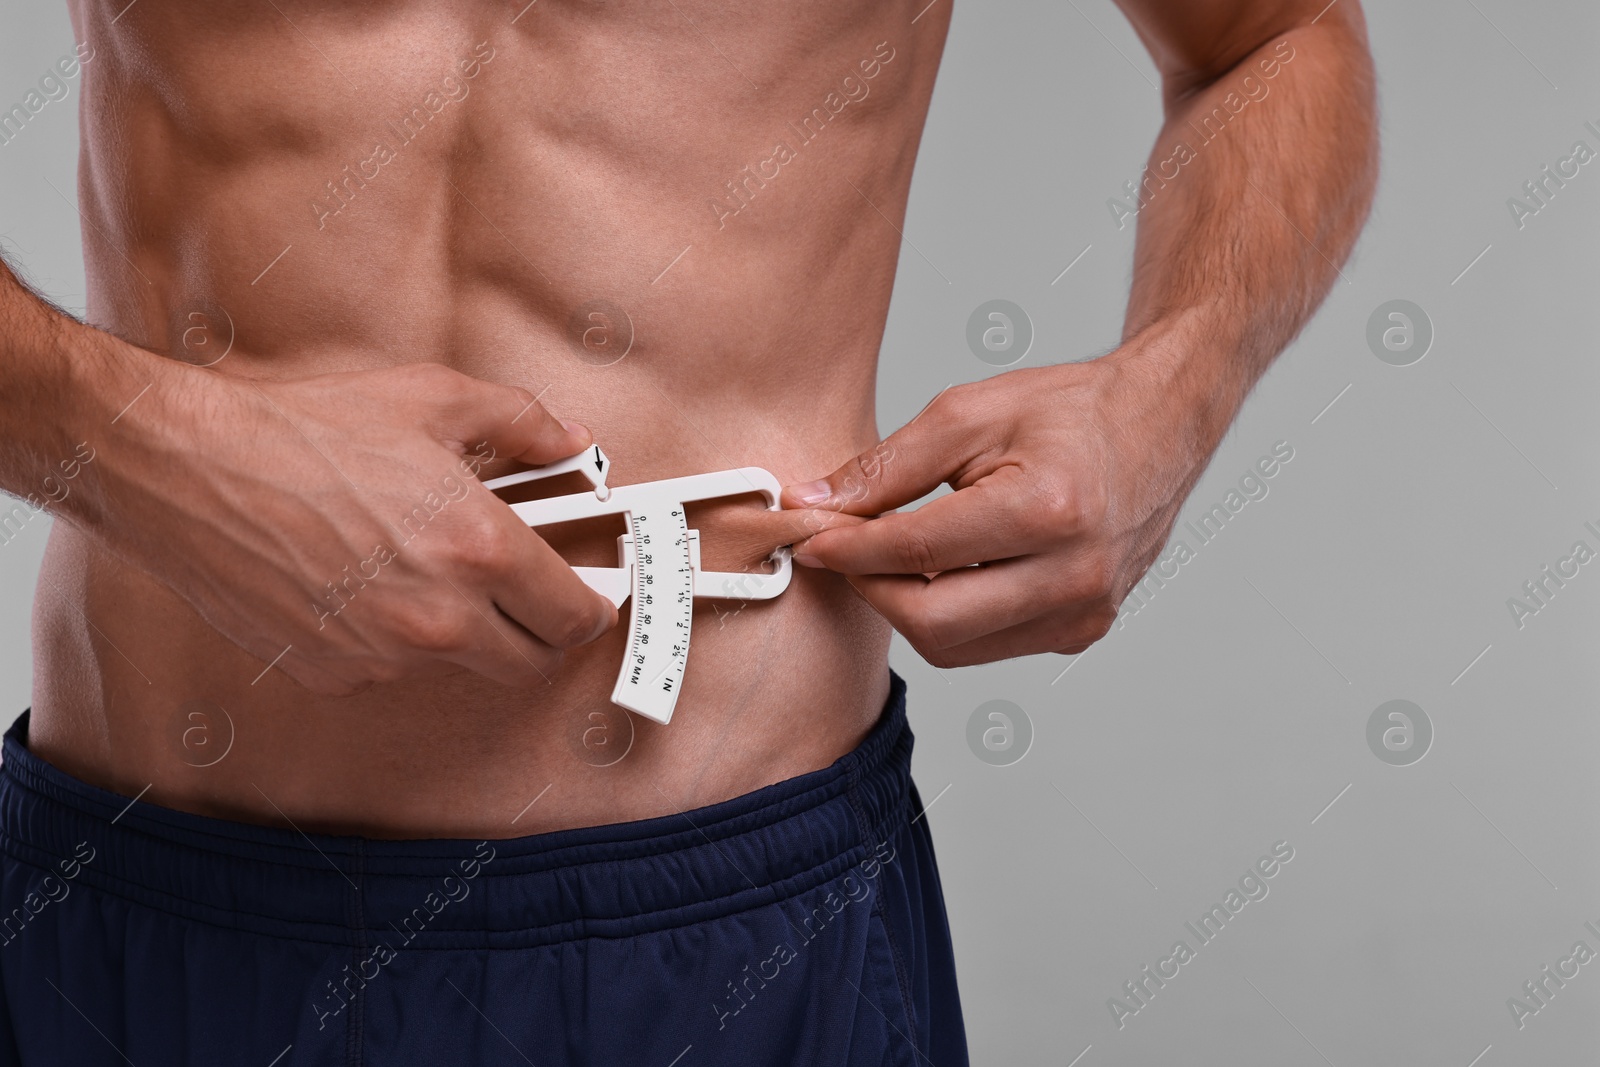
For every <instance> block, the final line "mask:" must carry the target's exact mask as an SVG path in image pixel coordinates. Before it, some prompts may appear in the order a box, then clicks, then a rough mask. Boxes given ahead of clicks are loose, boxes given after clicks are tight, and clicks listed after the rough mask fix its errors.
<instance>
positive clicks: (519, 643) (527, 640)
mask: <svg viewBox="0 0 1600 1067" xmlns="http://www.w3.org/2000/svg"><path fill="white" fill-rule="evenodd" d="M173 369H174V370H175V371H176V372H177V373H175V374H171V375H168V374H165V373H163V374H161V375H160V376H159V377H158V380H157V381H156V383H155V384H154V385H153V386H152V388H151V390H150V395H149V396H146V397H144V398H143V399H142V400H140V401H139V402H138V403H137V404H135V405H133V406H132V407H131V408H130V409H129V410H128V411H127V412H126V414H125V415H123V416H121V417H120V418H119V420H118V424H117V426H116V430H117V432H116V434H115V437H114V438H113V439H111V440H108V441H107V442H106V444H105V446H104V447H102V448H100V449H99V452H100V460H99V461H98V462H97V463H96V464H95V466H94V470H95V471H96V474H97V476H98V479H99V486H100V490H101V491H100V492H99V493H98V494H97V496H98V501H97V506H94V507H92V508H90V509H89V513H88V514H81V513H80V514H69V515H68V516H67V517H68V518H69V519H72V520H73V521H77V522H80V523H83V524H84V525H86V526H87V527H88V528H89V530H90V532H91V533H92V534H93V535H94V536H96V537H97V538H98V539H99V540H100V541H101V542H102V543H103V544H105V545H106V547H107V548H108V549H109V550H110V551H112V552H113V553H115V554H116V555H117V556H118V557H120V558H122V559H123V560H125V561H126V562H128V563H130V564H132V565H134V566H136V567H138V568H139V569H141V570H143V571H144V572H146V573H148V574H149V575H151V576H152V577H154V578H155V579H157V580H158V581H160V582H161V583H163V584H164V585H166V586H168V587H169V588H171V589H172V590H173V591H175V592H176V593H177V594H178V595H180V596H182V597H183V598H184V599H185V600H186V601H187V602H188V603H189V604H190V605H191V606H193V608H194V609H195V610H196V611H197V612H198V613H199V614H200V615H201V616H202V617H203V618H204V619H205V620H206V621H207V622H208V623H210V624H211V625H212V626H213V627H215V628H216V629H217V630H218V631H220V632H221V633H222V634H224V635H225V636H226V637H228V638H229V639H230V640H232V641H233V642H234V643H236V644H238V645H239V646H241V647H242V648H244V649H245V650H247V651H248V652H250V653H251V654H252V655H255V656H257V657H259V658H260V659H261V660H262V661H263V662H264V663H268V664H275V665H276V667H277V668H278V669H280V670H282V671H284V672H285V673H286V674H288V675H289V676H290V677H292V678H294V679H296V680H297V681H299V682H301V683H302V684H304V685H305V686H306V687H308V688H310V689H312V690H314V691H316V692H318V693H323V694H329V695H342V694H348V693H353V692H356V691H358V690H360V689H363V688H365V687H366V686H367V685H369V684H371V683H373V682H386V681H397V680H400V679H404V678H418V677H426V676H437V675H441V674H448V673H452V672H454V671H458V670H460V669H462V668H466V669H469V670H472V671H476V672H477V673H479V674H482V675H484V676H486V677H488V678H491V679H494V680H496V681H498V682H501V683H503V684H505V685H509V686H518V687H525V686H533V685H543V684H546V683H547V682H548V681H549V676H550V675H551V674H552V673H553V672H554V671H555V670H556V668H557V666H558V665H559V663H560V661H561V656H562V651H563V650H564V649H569V648H573V647H576V646H578V645H582V644H585V643H587V642H589V641H593V640H594V639H595V638H597V637H599V636H600V635H601V634H602V633H604V632H605V631H607V630H609V629H610V628H611V627H613V626H614V625H616V621H617V612H616V609H615V608H614V607H613V606H612V605H611V603H610V602H609V601H608V600H606V599H605V598H604V597H602V596H600V595H599V594H598V593H595V592H594V591H593V590H591V589H590V588H589V587H588V586H586V585H584V584H583V582H582V581H581V580H580V579H579V578H578V576H577V575H576V574H575V573H574V572H573V570H572V568H571V567H569V566H568V565H567V564H566V563H565V562H564V561H563V560H562V559H561V557H560V556H559V555H557V554H556V552H555V551H554V550H553V549H552V548H550V546H549V545H547V544H546V543H545V542H544V541H543V540H542V539H541V538H540V537H539V536H538V535H537V534H536V533H534V532H533V531H532V530H530V529H529V528H528V527H526V526H525V525H523V523H522V522H521V521H520V520H519V519H518V518H517V517H516V515H515V514H514V513H513V512H512V510H511V508H510V507H509V505H507V504H506V503H504V502H503V501H501V500H499V499H498V498H496V497H495V496H494V494H493V493H491V492H490V491H489V490H487V489H485V488H484V487H483V484H482V482H480V481H479V480H478V479H477V478H476V477H475V475H476V473H477V471H478V468H479V467H481V466H482V465H483V463H484V462H486V461H487V459H488V458H510V459H515V460H520V461H522V462H523V463H527V464H544V463H549V462H552V461H554V460H557V459H561V458H563V457H566V456H570V455H573V454H575V453H577V452H580V451H582V450H583V449H584V448H586V447H588V445H589V444H590V443H591V438H590V435H589V432H588V430H586V429H584V428H583V427H581V426H573V425H563V423H562V422H560V421H559V420H557V419H556V418H555V417H553V416H552V415H551V414H550V413H549V412H547V411H546V410H545V409H544V407H543V406H542V405H540V404H539V403H538V401H537V400H536V399H535V398H534V396H533V394H531V393H529V392H528V391H527V390H524V389H519V388H515V387H510V386H503V385H494V384H490V383H487V382H482V381H479V380H477V379H474V378H469V377H467V376H466V375H463V374H459V373H457V372H455V371H453V370H450V369H448V368H446V367H443V366H440V365H437V364H412V365H408V366H403V367H396V368H392V369H384V370H373V371H358V372H351V373H339V374H324V375H318V376H316V377H312V378H305V379H300V380H296V381H284V382H274V381H261V380H251V379H246V378H241V377H237V376H233V375H224V374H220V373H216V372H212V371H202V370H196V369H193V368H189V367H185V366H183V365H181V364H179V365H177V366H175V367H174V368H173Z"/></svg>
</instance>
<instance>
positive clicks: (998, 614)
mask: <svg viewBox="0 0 1600 1067" xmlns="http://www.w3.org/2000/svg"><path fill="white" fill-rule="evenodd" d="M1154 347H1155V346H1153V345H1151V344H1149V343H1145V344H1141V343H1139V341H1138V339H1134V340H1132V341H1130V342H1129V343H1128V344H1125V345H1124V346H1123V347H1122V348H1120V349H1118V350H1117V351H1115V352H1112V353H1111V354H1109V355H1107V356H1105V357H1102V358H1100V359H1096V360H1092V361H1089V362H1084V363H1067V364H1061V365H1057V366H1052V367H1044V368H1038V369H1029V370H1018V371H1011V372H1009V373H1005V374H1001V375H998V376H996V377H993V378H989V379H987V380H984V381H979V382H974V383H972V384H969V385H960V386H955V387H953V388H950V389H947V390H945V391H944V392H943V393H941V394H939V396H938V397H936V398H935V399H934V401H933V402H932V403H931V404H929V405H928V406H927V407H926V408H925V409H924V410H923V411H922V413H921V414H919V415H918V416H917V417H916V418H914V419H912V420H911V422H909V423H907V424H906V426H904V427H903V428H902V429H900V430H899V431H897V432H895V433H894V434H892V435H890V436H889V437H888V438H887V439H886V440H884V441H883V442H882V443H880V444H879V445H877V446H875V447H874V448H872V449H869V450H867V451H866V452H863V453H861V454H860V455H859V456H857V457H855V458H854V459H852V460H850V461H848V462H847V463H845V464H844V465H843V466H841V467H840V468H839V469H838V470H836V471H834V472H833V474H831V475H830V476H829V477H828V478H827V479H826V480H825V481H821V482H813V483H810V484H807V485H794V486H789V487H788V488H786V489H785V490H784V495H783V502H784V504H785V506H787V507H809V508H816V509H822V510H823V511H825V512H826V511H833V512H837V513H843V514H848V515H865V516H877V517H875V518H871V519H870V520H869V521H867V522H864V523H860V524H858V525H854V526H850V527H844V526H839V527H837V528H836V527H833V526H829V527H827V528H825V529H823V530H821V531H820V532H818V533H816V534H815V535H813V536H812V537H810V538H807V539H806V540H804V541H802V542H799V543H797V544H796V545H795V559H796V562H798V563H801V564H804V565H807V566H813V567H826V568H828V569H830V570H833V571H837V572H839V573H841V574H844V575H847V576H848V577H849V580H850V582H851V584H852V585H854V586H855V588H856V589H857V590H858V591H859V592H860V593H861V595H862V596H863V597H865V598H866V599H867V601H868V602H869V603H871V604H872V606H873V607H874V608H876V609H877V610H878V611H879V612H880V613H881V614H882V615H883V616H884V617H885V618H887V619H888V620H889V622H890V623H891V624H892V625H893V626H894V628H895V629H897V630H899V631H900V633H902V634H904V635H905V637H906V638H907V640H909V641H910V642H911V644H912V646H913V647H915V648H916V650H917V651H918V652H919V653H921V655H922V656H923V657H924V658H925V659H926V660H927V661H928V662H929V663H932V664H933V665H934V666H936V667H958V666H967V665H970V664H975V663H988V662H991V661H994V660H1000V659H1008V658H1010V657H1013V656H1026V655H1032V654H1036V653H1041V652H1060V653H1063V654H1073V653H1078V652H1082V651H1083V650H1084V649H1086V648H1088V647H1089V646H1090V645H1091V644H1093V643H1094V642H1095V641H1098V640H1099V639H1100V638H1101V637H1103V636H1105V634H1106V632H1107V631H1108V630H1109V629H1110V628H1111V626H1112V624H1113V622H1114V621H1115V620H1116V616H1117V607H1118V605H1119V604H1120V603H1121V601H1122V598H1123V597H1124V596H1126V595H1127V592H1128V590H1129V589H1130V588H1131V587H1132V586H1133V585H1134V583H1135V582H1137V581H1138V580H1139V579H1140V578H1141V577H1142V576H1143V574H1144V572H1145V571H1146V569H1148V567H1149V566H1150V564H1151V563H1152V562H1153V561H1154V560H1155V558H1156V556H1157V555H1158V554H1159V552H1160V550H1161V547H1162V545H1163V544H1165V542H1166V539H1167V536H1168V534H1169V533H1170V532H1171V530H1172V526H1173V523H1174V522H1175V521H1176V518H1177V513H1178V508H1179V505H1181V504H1182V502H1183V499H1184V498H1185V497H1186V496H1187V495H1188V492H1189V490H1190V489H1191V488H1192V487H1193V485H1194V483H1195V481H1196V480H1197V479H1198V478H1199V475H1200V473H1201V471H1202V470H1203V469H1204V466H1205V463H1206V461H1207V459H1208V458H1209V455H1210V452H1211V451H1212V449H1213V448H1214V447H1215V445H1216V439H1215V437H1214V435H1213V433H1211V432H1210V431H1209V430H1208V428H1209V427H1212V426H1216V425H1218V420H1217V415H1218V414H1219V413H1218V412H1217V411H1215V410H1210V409H1211V408H1213V407H1214V406H1215V404H1214V403H1213V401H1214V398H1215V393H1216V391H1215V390H1208V389H1206V388H1205V386H1204V384H1203V383H1199V382H1197V381H1196V378H1197V377H1198V376H1199V375H1198V373H1197V372H1196V371H1195V369H1194V368H1193V367H1190V368H1187V371H1188V372H1187V373H1180V372H1181V371H1183V370H1184V368H1183V360H1182V359H1181V358H1175V355H1176V354H1175V353H1171V352H1165V351H1155V350H1153V349H1154ZM1197 389H1198V390H1199V396H1198V399H1197V397H1196V396H1195V393H1196V390H1197ZM1220 414H1221V415H1222V420H1221V423H1220V424H1221V425H1226V420H1227V417H1229V416H1231V414H1232V412H1231V411H1227V412H1222V413H1220ZM941 483H946V484H948V485H949V486H950V487H951V488H952V489H953V490H954V492H952V493H949V494H946V495H944V496H941V497H938V498H936V499H934V500H932V501H930V502H929V503H927V504H925V505H924V506H922V507H920V508H918V509H916V510H915V511H911V512H906V513H899V514H894V513H890V514H885V513H886V512H893V509H895V508H898V507H902V506H904V505H906V504H909V503H911V502H913V501H915V500H917V499H920V498H921V497H923V496H924V495H926V494H928V493H929V492H931V491H933V490H934V489H936V488H938V486H939V485H940V484H941Z"/></svg>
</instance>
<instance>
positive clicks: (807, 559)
mask: <svg viewBox="0 0 1600 1067" xmlns="http://www.w3.org/2000/svg"><path fill="white" fill-rule="evenodd" d="M794 561H795V562H796V563H798V564H800V566H802V567H818V568H820V567H821V566H822V561H821V560H820V559H818V558H817V557H816V556H813V555H811V554H810V553H807V552H801V553H798V554H797V555H796V556H795V557H794Z"/></svg>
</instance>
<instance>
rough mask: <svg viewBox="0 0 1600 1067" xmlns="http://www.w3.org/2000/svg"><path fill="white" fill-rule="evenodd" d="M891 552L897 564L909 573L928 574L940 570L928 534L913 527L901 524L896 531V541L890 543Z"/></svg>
mask: <svg viewBox="0 0 1600 1067" xmlns="http://www.w3.org/2000/svg"><path fill="white" fill-rule="evenodd" d="M890 552H891V553H892V555H893V558H894V560H895V562H896V563H898V564H899V565H900V566H901V567H903V568H904V569H905V570H906V571H907V572H915V573H918V574H927V573H929V572H931V571H935V570H938V568H937V567H936V566H934V563H935V555H934V548H933V543H932V542H931V541H929V540H928V537H927V535H926V534H924V533H922V532H921V531H920V530H918V529H916V528H915V527H913V526H910V525H907V524H900V525H899V528H898V529H896V530H895V531H894V539H893V540H892V541H891V542H890Z"/></svg>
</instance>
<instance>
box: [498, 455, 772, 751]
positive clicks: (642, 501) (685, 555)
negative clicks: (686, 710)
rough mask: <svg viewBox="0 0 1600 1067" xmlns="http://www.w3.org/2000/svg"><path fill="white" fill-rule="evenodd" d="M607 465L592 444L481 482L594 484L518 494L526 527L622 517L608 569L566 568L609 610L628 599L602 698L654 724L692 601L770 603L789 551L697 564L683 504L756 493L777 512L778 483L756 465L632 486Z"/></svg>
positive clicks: (667, 715) (516, 507) (685, 650)
mask: <svg viewBox="0 0 1600 1067" xmlns="http://www.w3.org/2000/svg"><path fill="white" fill-rule="evenodd" d="M610 469H611V461H610V460H608V459H607V458H606V455H605V453H604V452H602V451H600V447H599V446H598V445H596V446H595V447H593V448H591V449H589V450H588V451H586V452H581V453H579V454H578V455H576V456H573V457H571V458H570V459H564V460H561V461H560V462H559V463H552V464H550V465H549V466H546V467H540V468H538V469H536V470H531V471H522V472H521V473H518V474H509V475H507V476H505V477H504V478H496V479H494V480H492V481H488V482H485V483H484V485H485V486H486V487H487V488H489V489H503V488H506V487H508V486H512V485H520V484H522V483H524V482H531V481H535V480H537V479H540V478H551V477H554V476H556V475H558V474H571V473H574V472H576V473H579V474H582V475H584V477H586V478H588V479H589V481H590V483H591V484H592V485H593V486H594V492H592V493H574V494H572V495H570V496H557V497H549V498H547V499H544V500H527V501H523V502H522V503H519V504H512V505H511V510H512V511H514V512H516V513H517V517H518V518H520V519H521V520H522V521H523V522H525V523H527V524H528V525H529V526H550V525H553V524H555V523H561V522H572V521H574V520H577V519H589V518H594V517H595V516H598V515H621V516H623V519H624V521H625V522H626V523H627V528H628V531H627V533H624V534H622V535H621V536H620V537H618V538H617V563H618V565H617V566H616V567H574V568H573V570H574V571H576V572H577V574H578V577H579V578H581V579H583V581H584V582H585V583H586V584H587V585H588V586H589V587H590V588H591V589H593V590H594V591H595V592H597V593H599V594H600V595H601V596H604V597H606V598H608V599H609V600H610V601H611V602H612V603H613V604H615V605H616V606H617V607H618V608H621V607H622V604H623V602H624V601H626V600H627V599H629V597H632V599H633V615H632V617H631V618H630V620H629V622H628V650H627V654H626V656H625V657H624V659H623V661H622V670H621V672H620V673H619V674H618V675H617V684H616V687H615V688H614V689H612V691H611V701H612V703H614V704H620V705H621V706H622V707H625V708H627V709H628V710H630V711H636V712H638V713H639V714H640V715H643V716H645V717H646V718H649V719H654V720H655V721H656V722H659V723H666V722H669V721H671V719H672V709H673V708H674V707H676V706H677V703H678V693H679V691H680V690H682V688H683V672H684V669H685V667H687V666H688V662H689V629H690V623H691V621H692V618H693V614H694V598H695V597H697V596H701V597H717V598H724V599H729V600H770V599H771V598H773V597H775V596H777V595H778V594H779V593H781V592H783V591H784V590H785V589H786V588H788V586H789V574H790V562H789V550H788V549H787V548H780V549H778V550H777V551H775V552H774V553H773V554H772V556H771V562H772V564H773V571H772V573H771V574H766V573H762V572H759V571H756V572H750V573H741V572H737V571H704V570H701V569H700V533H699V531H698V530H691V529H689V520H688V517H687V515H686V514H685V511H684V505H685V504H688V503H690V502H692V501H696V500H711V499H713V498H715V497H723V496H738V495H739V494H741V493H760V494H761V495H762V496H763V497H764V498H765V499H766V501H767V507H768V508H769V509H770V510H772V511H777V510H778V493H779V491H780V490H781V488H782V487H781V486H780V485H779V484H778V479H777V478H775V477H774V476H773V475H772V473H771V472H770V471H766V470H763V469H762V468H760V467H740V468H739V469H738V470H729V471H715V472H713V473H710V474H691V475H688V476H687V477H683V478H665V479H662V480H661V481H657V482H638V483H636V484H634V485H619V486H616V487H615V488H611V487H608V486H607V485H606V474H607V473H608V472H609V471H610Z"/></svg>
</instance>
